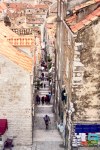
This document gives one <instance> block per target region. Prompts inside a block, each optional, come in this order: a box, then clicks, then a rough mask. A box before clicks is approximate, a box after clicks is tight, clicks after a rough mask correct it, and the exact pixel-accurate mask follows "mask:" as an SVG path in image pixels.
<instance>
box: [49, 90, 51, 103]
mask: <svg viewBox="0 0 100 150" xmlns="http://www.w3.org/2000/svg"><path fill="white" fill-rule="evenodd" d="M48 96H49V103H50V100H51V92H49V94H48Z"/></svg>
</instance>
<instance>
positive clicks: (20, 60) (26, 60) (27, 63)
mask: <svg viewBox="0 0 100 150" xmlns="http://www.w3.org/2000/svg"><path fill="white" fill-rule="evenodd" d="M0 54H1V55H3V56H5V57H7V58H8V59H10V60H11V61H13V62H14V63H16V64H17V65H19V66H20V67H22V68H24V69H25V70H27V71H28V72H32V58H30V57H28V56H27V55H25V54H24V53H23V52H20V51H18V50H17V49H16V48H14V47H13V46H12V45H11V44H10V43H9V42H8V41H7V40H6V39H5V38H4V37H3V36H0Z"/></svg>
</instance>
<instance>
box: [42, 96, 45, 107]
mask: <svg viewBox="0 0 100 150" xmlns="http://www.w3.org/2000/svg"><path fill="white" fill-rule="evenodd" d="M44 101H45V98H44V96H42V98H41V102H42V105H44Z"/></svg>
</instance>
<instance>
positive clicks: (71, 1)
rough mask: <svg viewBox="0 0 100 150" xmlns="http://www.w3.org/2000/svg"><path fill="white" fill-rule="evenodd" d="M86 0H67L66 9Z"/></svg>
mask: <svg viewBox="0 0 100 150" xmlns="http://www.w3.org/2000/svg"><path fill="white" fill-rule="evenodd" d="M86 1H88V0H68V9H71V8H73V7H74V6H76V5H79V4H81V3H84V2H86Z"/></svg>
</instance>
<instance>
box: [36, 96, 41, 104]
mask: <svg viewBox="0 0 100 150" xmlns="http://www.w3.org/2000/svg"><path fill="white" fill-rule="evenodd" d="M36 104H38V105H39V104H40V96H39V95H36Z"/></svg>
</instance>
